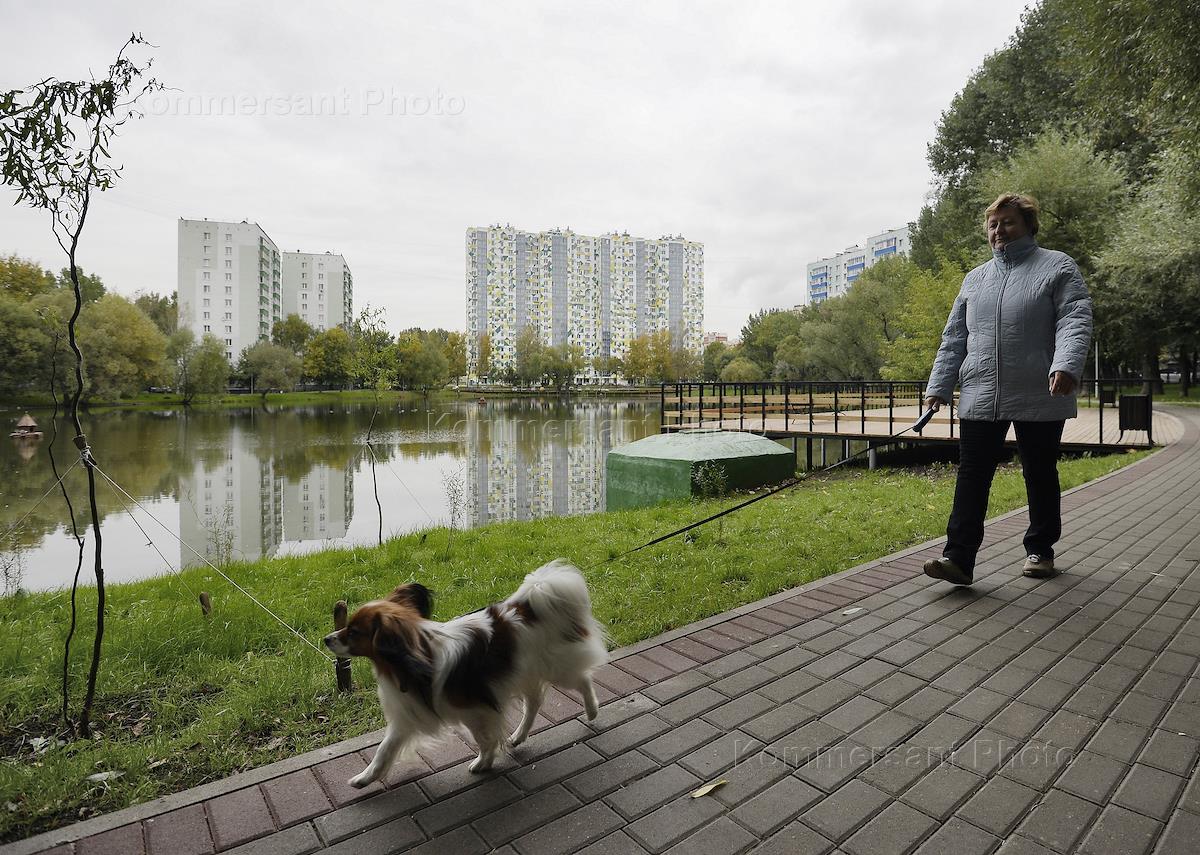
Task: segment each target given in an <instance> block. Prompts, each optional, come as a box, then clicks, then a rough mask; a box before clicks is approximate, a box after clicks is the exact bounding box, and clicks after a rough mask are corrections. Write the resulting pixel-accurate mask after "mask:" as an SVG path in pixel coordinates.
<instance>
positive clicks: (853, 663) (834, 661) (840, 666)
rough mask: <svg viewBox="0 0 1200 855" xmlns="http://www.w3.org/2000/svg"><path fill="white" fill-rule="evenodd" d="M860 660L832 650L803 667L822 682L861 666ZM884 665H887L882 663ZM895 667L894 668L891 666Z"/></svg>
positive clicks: (858, 684) (857, 684)
mask: <svg viewBox="0 0 1200 855" xmlns="http://www.w3.org/2000/svg"><path fill="white" fill-rule="evenodd" d="M862 661H863V660H861V659H859V658H858V657H857V656H851V655H850V654H849V653H846V652H844V651H842V650H834V651H832V652H830V653H826V654H825V655H824V656H821V657H819V658H817V659H814V660H813V661H812V662H809V663H808V664H807V665H805V666H804V670H805V671H807V672H808V673H809V674H812V675H813V676H814V677H820V678H821V679H822V680H828V679H829V678H830V677H836V676H837V675H839V674H841V673H842V672H843V671H849V670H850V669H852V668H855V667H857V666H858V665H861V664H862ZM883 664H884V665H887V664H888V663H886V662H884V663H883ZM892 667H895V666H892ZM854 685H856V686H861V685H862V683H860V682H857V681H856V682H855V683H854Z"/></svg>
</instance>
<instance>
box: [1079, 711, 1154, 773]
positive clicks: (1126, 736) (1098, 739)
mask: <svg viewBox="0 0 1200 855" xmlns="http://www.w3.org/2000/svg"><path fill="white" fill-rule="evenodd" d="M1149 735H1150V731H1149V729H1147V728H1144V727H1139V726H1138V725H1135V724H1126V723H1125V722H1120V721H1106V722H1105V723H1104V724H1103V726H1101V728H1100V729H1099V730H1098V731H1097V732H1096V735H1095V736H1093V737H1092V738H1091V740H1090V741H1089V742H1088V744H1087V749H1088V751H1094V752H1096V753H1097V754H1106V755H1108V756H1109V757H1113V758H1115V759H1117V760H1120V761H1121V762H1122V763H1132V762H1133V760H1134V758H1135V757H1137V756H1138V753H1139V752H1140V751H1141V750H1142V745H1143V744H1144V743H1145V742H1146V739H1147V738H1148V737H1149Z"/></svg>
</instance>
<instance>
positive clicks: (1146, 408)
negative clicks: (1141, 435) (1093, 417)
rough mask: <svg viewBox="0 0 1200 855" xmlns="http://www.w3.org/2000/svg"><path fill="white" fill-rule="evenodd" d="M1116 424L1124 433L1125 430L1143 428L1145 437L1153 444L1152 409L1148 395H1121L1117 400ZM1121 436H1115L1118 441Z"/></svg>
mask: <svg viewBox="0 0 1200 855" xmlns="http://www.w3.org/2000/svg"><path fill="white" fill-rule="evenodd" d="M1117 406H1118V408H1119V411H1118V414H1117V426H1118V428H1119V429H1120V431H1121V434H1122V435H1124V433H1125V431H1127V430H1144V431H1145V432H1146V439H1147V440H1149V442H1150V444H1151V445H1154V435H1153V434H1152V433H1151V430H1152V427H1153V425H1152V422H1153V418H1154V410H1153V408H1152V407H1151V397H1150V396H1149V395H1122V396H1121V398H1120V400H1119V401H1118V402H1117ZM1120 441H1121V438H1120V437H1118V438H1117V442H1120Z"/></svg>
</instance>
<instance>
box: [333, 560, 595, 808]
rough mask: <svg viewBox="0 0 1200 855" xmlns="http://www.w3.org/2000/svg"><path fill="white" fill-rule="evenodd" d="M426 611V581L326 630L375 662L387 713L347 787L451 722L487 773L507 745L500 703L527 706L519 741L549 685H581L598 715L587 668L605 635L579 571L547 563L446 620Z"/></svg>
mask: <svg viewBox="0 0 1200 855" xmlns="http://www.w3.org/2000/svg"><path fill="white" fill-rule="evenodd" d="M432 610H433V596H432V594H431V593H430V592H429V590H428V589H427V588H425V587H424V586H423V585H418V584H415V583H410V584H406V585H401V586H400V587H398V588H396V589H395V590H394V591H392V593H391V594H389V595H388V596H387V598H386V599H383V600H376V601H374V602H370V603H366V604H365V605H363V606H360V607H359V608H358V609H357V610H356V611H355V612H354V614H353V615H352V616H351V618H350V620H349V621H348V622H347V623H346V626H345V628H343V629H339V630H338V631H336V632H333V633H330V634H329V635H327V636H325V645H326V646H327V647H328V648H329V649H330V650H331V651H333V653H334V654H335V655H336V656H364V657H366V658H368V659H370V660H371V666H372V668H373V669H374V672H375V680H376V682H377V684H378V688H379V702H380V705H381V706H382V708H383V715H384V718H385V719H386V720H387V730H386V731H385V735H384V737H383V742H381V743H380V745H379V748H378V749H377V750H376V752H375V757H374V759H373V760H372V761H371V763H370V765H368V766H367V768H366V769H364V770H363V771H362V773H361V774H359V775H356V776H355V777H354V778H352V779H351V780H350V785H351V786H353V787H360V788H361V787H365V786H367V785H368V784H370V783H371V782H372V781H377V780H379V779H380V778H382V777H383V776H384V774H385V773H386V772H387V770H388V768H389V767H390V766H391V765H392V763H393V762H394V761H395V760H396V758H397V757H398V756H400V755H401V754H402V753H403V752H404V751H405V750H406V749H408V748H410V747H412V746H413V745H414V744H415V743H416V742H419V741H420V740H422V739H428V738H433V737H436V736H437V735H438V734H439V733H440V732H441V731H442V730H443V729H444V728H446V727H448V726H453V725H462V726H464V727H466V728H467V730H469V731H470V733H471V735H472V737H474V739H475V744H476V745H477V746H478V749H479V756H478V757H477V758H476V759H475V761H474V762H473V763H472V764H471V767H470V770H471V771H472V772H485V771H487V770H488V769H490V768H491V767H492V764H493V763H494V762H495V760H496V755H497V753H498V752H499V751H500V750H501V749H502V748H503V747H504V746H505V739H504V730H505V725H504V710H505V708H506V707H507V706H508V705H509V704H510V703H511V702H512V701H514V700H516V699H517V698H520V699H521V701H522V703H523V705H524V710H523V714H522V717H521V722H520V724H519V725H518V726H517V729H516V730H515V731H513V733H512V735H511V736H510V737H509V739H508V740H507V743H508V744H509V745H512V746H516V745H520V744H521V743H522V742H524V741H525V737H526V736H528V735H529V729H530V728H531V727H532V726H533V721H534V718H535V717H536V716H537V714H538V710H539V709H540V708H541V705H542V699H543V696H544V694H545V691H546V687H547V686H548V685H554V686H558V687H560V688H563V689H568V690H571V691H575V692H578V693H579V694H580V695H582V697H583V706H584V709H585V711H586V713H587V717H588V719H589V720H591V719H593V718H595V717H596V714H597V712H598V711H599V707H598V704H597V703H596V691H595V688H594V687H593V686H592V679H591V672H592V670H593V669H595V668H598V667H599V666H601V665H603V664H604V663H605V662H607V661H608V635H607V633H606V632H605V631H604V628H603V627H602V626H601V625H600V624H599V623H598V622H597V621H596V619H595V618H594V617H593V616H592V608H591V598H590V597H589V596H588V589H587V584H586V582H584V579H583V574H582V573H580V572H579V570H578V569H577V568H575V567H573V566H571V565H570V564H568V563H566V562H565V561H553V562H551V563H549V564H546V565H544V566H542V567H539V568H538V569H537V570H534V571H533V572H532V573H530V574H529V575H528V576H526V577H525V581H524V582H522V584H521V586H520V587H519V588H518V589H517V590H516V592H515V593H514V594H513V595H512V596H510V597H509V598H508V599H506V600H504V601H503V602H501V603H493V604H492V605H490V606H487V607H486V608H484V609H480V610H479V611H477V612H472V613H471V614H468V615H463V616H462V617H458V618H455V619H454V620H451V621H448V622H446V623H438V622H437V621H434V620H431V618H430V615H431V614H432Z"/></svg>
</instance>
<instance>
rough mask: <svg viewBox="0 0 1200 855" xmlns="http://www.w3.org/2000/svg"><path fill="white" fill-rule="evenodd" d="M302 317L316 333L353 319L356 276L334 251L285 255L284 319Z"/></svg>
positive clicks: (347, 322)
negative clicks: (294, 316)
mask: <svg viewBox="0 0 1200 855" xmlns="http://www.w3.org/2000/svg"><path fill="white" fill-rule="evenodd" d="M288 315H299V316H300V317H301V318H302V319H303V320H305V321H307V322H308V323H309V324H310V325H311V326H312V327H313V328H314V329H316V330H327V329H331V328H333V327H339V326H345V325H346V324H349V323H350V322H351V321H353V320H354V277H353V276H351V274H350V266H349V265H348V264H347V263H346V259H345V258H343V257H342V256H340V255H337V254H335V253H332V252H300V251H296V252H285V253H284V254H283V316H284V317H287V316H288Z"/></svg>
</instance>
